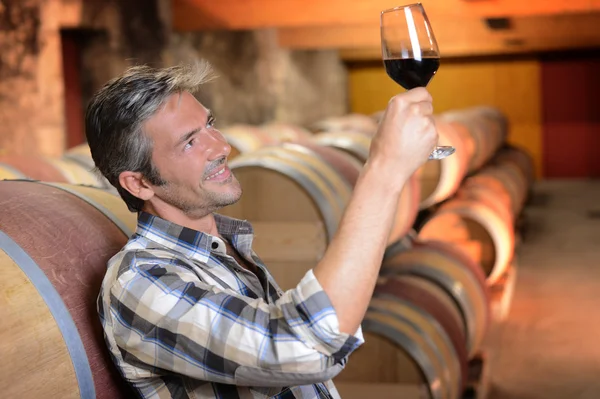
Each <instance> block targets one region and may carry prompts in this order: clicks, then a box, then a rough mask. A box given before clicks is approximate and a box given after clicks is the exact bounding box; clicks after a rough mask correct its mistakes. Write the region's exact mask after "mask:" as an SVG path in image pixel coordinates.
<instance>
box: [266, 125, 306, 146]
mask: <svg viewBox="0 0 600 399" xmlns="http://www.w3.org/2000/svg"><path fill="white" fill-rule="evenodd" d="M260 129H261V130H262V131H263V132H265V133H267V134H269V135H271V136H272V137H273V138H274V139H275V140H276V141H277V142H280V143H285V142H288V141H301V140H310V139H311V137H312V133H311V132H310V131H309V130H307V129H304V128H303V127H301V126H298V125H294V124H291V123H283V122H270V123H265V124H264V125H261V126H260Z"/></svg>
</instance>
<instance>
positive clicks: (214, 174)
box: [204, 165, 227, 180]
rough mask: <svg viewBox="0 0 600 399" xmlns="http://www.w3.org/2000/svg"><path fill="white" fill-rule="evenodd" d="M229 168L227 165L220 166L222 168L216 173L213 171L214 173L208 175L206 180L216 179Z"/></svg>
mask: <svg viewBox="0 0 600 399" xmlns="http://www.w3.org/2000/svg"><path fill="white" fill-rule="evenodd" d="M226 169H227V167H226V166H225V165H224V166H223V167H222V168H220V170H219V171H218V172H216V173H213V174H212V175H210V176H208V177H207V178H206V179H204V180H211V179H214V178H215V177H217V176H220V175H222V174H223V173H225V170H226Z"/></svg>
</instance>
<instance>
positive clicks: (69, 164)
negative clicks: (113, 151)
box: [0, 144, 116, 192]
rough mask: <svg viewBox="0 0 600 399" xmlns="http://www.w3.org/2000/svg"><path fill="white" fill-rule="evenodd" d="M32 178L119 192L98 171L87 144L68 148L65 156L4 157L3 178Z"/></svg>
mask: <svg viewBox="0 0 600 399" xmlns="http://www.w3.org/2000/svg"><path fill="white" fill-rule="evenodd" d="M2 179H31V180H39V181H46V182H54V183H68V184H75V185H85V186H91V187H98V188H102V189H106V190H110V191H114V192H116V191H115V189H114V187H113V186H112V185H111V184H110V183H109V182H108V180H106V179H105V178H104V176H102V175H101V174H100V173H99V172H96V170H95V165H94V160H93V159H92V155H91V153H90V149H89V147H88V145H87V144H82V145H79V146H77V147H73V148H71V149H69V150H67V151H66V152H65V154H64V156H63V157H60V158H53V157H44V156H20V155H2V156H0V180H2Z"/></svg>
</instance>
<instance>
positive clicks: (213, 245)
mask: <svg viewBox="0 0 600 399" xmlns="http://www.w3.org/2000/svg"><path fill="white" fill-rule="evenodd" d="M211 247H212V249H217V248H219V243H218V242H216V241H214V242H213V243H212V244H211Z"/></svg>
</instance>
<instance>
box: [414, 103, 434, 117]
mask: <svg viewBox="0 0 600 399" xmlns="http://www.w3.org/2000/svg"><path fill="white" fill-rule="evenodd" d="M409 111H410V112H411V113H412V114H413V115H422V116H430V115H433V104H432V103H431V102H429V101H421V102H418V103H413V104H411V105H410V106H409Z"/></svg>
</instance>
